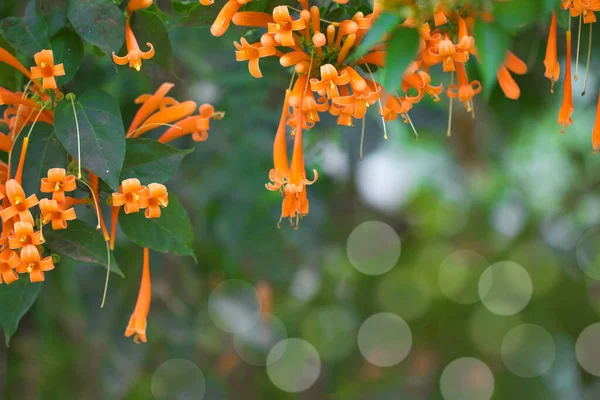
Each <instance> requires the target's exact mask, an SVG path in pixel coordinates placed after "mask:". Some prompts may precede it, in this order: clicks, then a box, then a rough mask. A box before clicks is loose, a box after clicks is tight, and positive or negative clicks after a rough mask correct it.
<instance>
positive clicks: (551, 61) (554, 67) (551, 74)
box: [544, 11, 560, 92]
mask: <svg viewBox="0 0 600 400" xmlns="http://www.w3.org/2000/svg"><path fill="white" fill-rule="evenodd" d="M556 30H557V28H556V13H555V12H554V11H553V12H552V23H551V24H550V32H549V34H548V45H547V46H546V58H545V59H544V66H545V67H546V72H545V73H544V76H545V77H546V78H548V79H550V82H551V85H552V87H551V89H550V90H551V91H552V92H554V89H553V88H554V82H556V81H557V80H558V78H560V64H559V63H558V58H557V54H556Z"/></svg>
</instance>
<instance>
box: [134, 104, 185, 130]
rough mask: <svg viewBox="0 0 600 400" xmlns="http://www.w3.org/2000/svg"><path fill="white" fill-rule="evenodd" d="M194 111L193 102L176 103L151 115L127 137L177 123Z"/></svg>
mask: <svg viewBox="0 0 600 400" xmlns="http://www.w3.org/2000/svg"><path fill="white" fill-rule="evenodd" d="M194 110H196V103H195V102H193V101H191V100H190V101H184V102H183V103H177V104H175V105H172V106H170V107H165V108H163V109H162V110H160V111H158V112H157V113H155V114H153V115H151V116H150V117H149V118H148V119H147V120H145V121H144V123H143V124H142V126H140V127H139V128H137V129H135V130H133V131H131V132H130V133H129V134H128V135H127V137H134V138H135V137H138V136H140V135H141V134H143V133H145V132H148V131H150V130H152V129H154V128H157V127H159V126H161V125H165V124H169V123H171V122H173V121H179V120H180V119H182V118H185V117H187V116H189V115H191V114H193V112H194Z"/></svg>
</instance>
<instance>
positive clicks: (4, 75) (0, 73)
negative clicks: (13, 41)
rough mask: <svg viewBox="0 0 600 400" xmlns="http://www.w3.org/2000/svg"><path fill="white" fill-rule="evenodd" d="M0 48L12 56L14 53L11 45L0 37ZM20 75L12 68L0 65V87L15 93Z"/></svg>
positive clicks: (19, 83) (20, 78)
mask: <svg viewBox="0 0 600 400" xmlns="http://www.w3.org/2000/svg"><path fill="white" fill-rule="evenodd" d="M0 47H1V48H3V49H4V50H6V51H8V52H9V53H10V54H12V55H14V54H15V52H14V50H13V49H12V47H11V45H10V44H8V42H7V41H6V40H5V39H4V38H3V37H2V36H0ZM21 81H22V74H21V73H20V72H19V71H18V70H17V69H16V68H14V67H13V66H11V65H8V64H5V63H0V86H2V87H3V88H5V89H8V90H11V91H13V92H16V91H17V88H19V87H21Z"/></svg>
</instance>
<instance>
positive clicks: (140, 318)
mask: <svg viewBox="0 0 600 400" xmlns="http://www.w3.org/2000/svg"><path fill="white" fill-rule="evenodd" d="M151 299H152V287H151V283H150V250H149V249H148V248H144V264H143V266H142V280H141V283H140V291H139V293H138V298H137V302H136V304H135V309H134V310H133V314H131V317H130V318H129V324H127V328H126V329H125V337H130V336H133V340H134V342H135V343H137V344H139V343H140V341H142V342H144V343H146V327H147V322H146V320H147V318H148V312H149V311H150V301H151Z"/></svg>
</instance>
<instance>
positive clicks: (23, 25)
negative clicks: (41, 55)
mask: <svg viewBox="0 0 600 400" xmlns="http://www.w3.org/2000/svg"><path fill="white" fill-rule="evenodd" d="M0 29H2V35H3V36H4V38H5V39H6V41H7V42H8V43H10V44H11V46H13V47H14V48H15V50H17V51H18V52H19V53H21V54H23V55H25V56H27V57H33V55H34V54H35V53H37V52H38V51H40V50H44V49H49V48H50V41H49V40H48V26H47V25H46V20H45V19H44V17H42V16H41V15H39V14H37V13H31V14H29V15H26V16H25V17H23V18H19V17H8V18H5V19H3V20H2V22H0Z"/></svg>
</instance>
